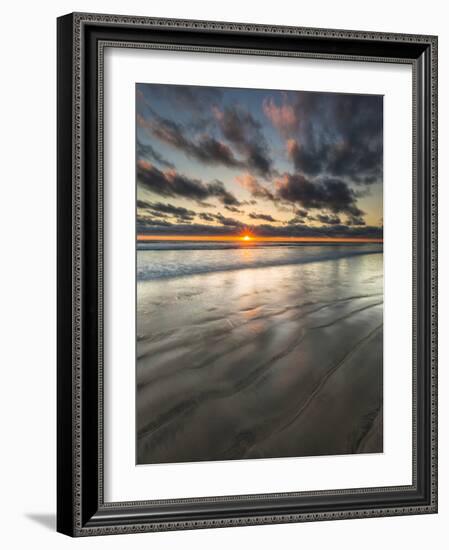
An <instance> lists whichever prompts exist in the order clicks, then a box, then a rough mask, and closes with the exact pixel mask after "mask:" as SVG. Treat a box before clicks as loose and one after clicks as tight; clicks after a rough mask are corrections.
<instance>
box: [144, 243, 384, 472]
mask: <svg viewBox="0 0 449 550" xmlns="http://www.w3.org/2000/svg"><path fill="white" fill-rule="evenodd" d="M137 271H138V280H137V342H136V354H137V363H136V426H137V433H136V449H137V458H136V461H137V463H138V464H155V463H176V462H192V461H210V460H235V459H238V460H241V459H256V458H279V457H287V456H297V457H300V456H316V455H335V454H350V453H373V452H382V449H383V409H382V395H383V390H382V379H383V349H382V337H383V336H382V335H383V254H382V245H379V244H331V245H329V244H319V245H316V244H306V245H304V244H296V243H295V244H291V243H285V244H283V243H276V244H274V245H273V244H266V243H249V244H246V243H244V244H239V243H194V242H190V243H188V242H183V243H167V242H154V243H145V244H144V245H139V249H138V251H137Z"/></svg>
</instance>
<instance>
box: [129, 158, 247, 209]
mask: <svg viewBox="0 0 449 550" xmlns="http://www.w3.org/2000/svg"><path fill="white" fill-rule="evenodd" d="M137 181H138V183H139V184H140V185H141V186H142V187H144V188H145V189H148V190H149V191H151V192H153V193H156V194H157V195H161V196H163V197H176V196H179V197H184V198H186V199H190V200H194V201H197V202H201V201H205V200H207V199H212V198H216V199H217V200H219V201H220V202H221V203H222V204H224V205H228V206H239V205H240V202H239V201H238V200H237V199H236V197H235V196H234V195H233V194H232V193H230V192H229V191H228V190H227V189H226V188H225V186H224V185H223V183H222V182H221V181H218V180H215V181H213V182H211V183H203V182H202V181H200V180H197V179H191V178H188V177H186V176H184V175H182V174H179V173H178V172H176V171H175V170H167V171H165V172H162V171H161V170H159V169H158V168H156V167H155V166H154V165H153V164H151V163H150V162H146V161H138V162H137Z"/></svg>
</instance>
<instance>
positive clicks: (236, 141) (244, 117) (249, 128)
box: [214, 106, 273, 177]
mask: <svg viewBox="0 0 449 550" xmlns="http://www.w3.org/2000/svg"><path fill="white" fill-rule="evenodd" d="M214 114H215V118H216V120H217V121H218V124H219V126H220V128H221V131H222V133H223V136H224V137H225V138H226V139H227V140H228V141H229V142H230V143H232V145H233V146H234V147H235V148H236V149H237V151H238V152H239V153H240V154H241V155H243V157H244V158H245V164H246V166H247V167H248V168H249V169H251V170H253V171H254V172H255V173H256V174H259V175H260V176H263V177H268V176H270V175H271V174H272V171H273V166H272V160H271V158H270V154H269V148H268V144H267V142H266V140H265V137H264V135H263V133H262V127H261V124H260V123H259V122H258V121H256V120H255V119H254V118H253V116H252V115H251V114H250V113H249V112H248V111H245V110H243V109H241V108H239V107H237V106H230V107H226V108H225V109H223V110H222V111H221V110H219V109H218V108H215V109H214Z"/></svg>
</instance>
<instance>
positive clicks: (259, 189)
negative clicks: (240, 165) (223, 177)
mask: <svg viewBox="0 0 449 550" xmlns="http://www.w3.org/2000/svg"><path fill="white" fill-rule="evenodd" d="M235 181H236V182H237V183H238V184H239V185H241V186H242V187H243V188H244V189H246V190H247V191H249V193H250V194H251V196H253V197H256V198H259V199H265V200H272V201H274V200H275V197H274V195H273V193H272V192H271V191H270V190H269V189H267V188H266V187H264V186H263V185H261V184H260V183H259V182H258V180H257V178H255V177H254V176H253V175H252V174H250V173H249V172H246V173H245V174H242V175H240V176H236V178H235Z"/></svg>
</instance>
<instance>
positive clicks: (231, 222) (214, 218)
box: [198, 212, 244, 228]
mask: <svg viewBox="0 0 449 550" xmlns="http://www.w3.org/2000/svg"><path fill="white" fill-rule="evenodd" d="M198 216H199V217H200V218H201V219H202V220H204V221H207V222H218V223H220V224H221V225H222V226H225V227H236V228H242V227H244V224H243V223H242V222H240V221H239V220H235V219H234V218H226V217H225V216H223V215H222V214H209V213H208V212H201V213H200V214H198Z"/></svg>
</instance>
